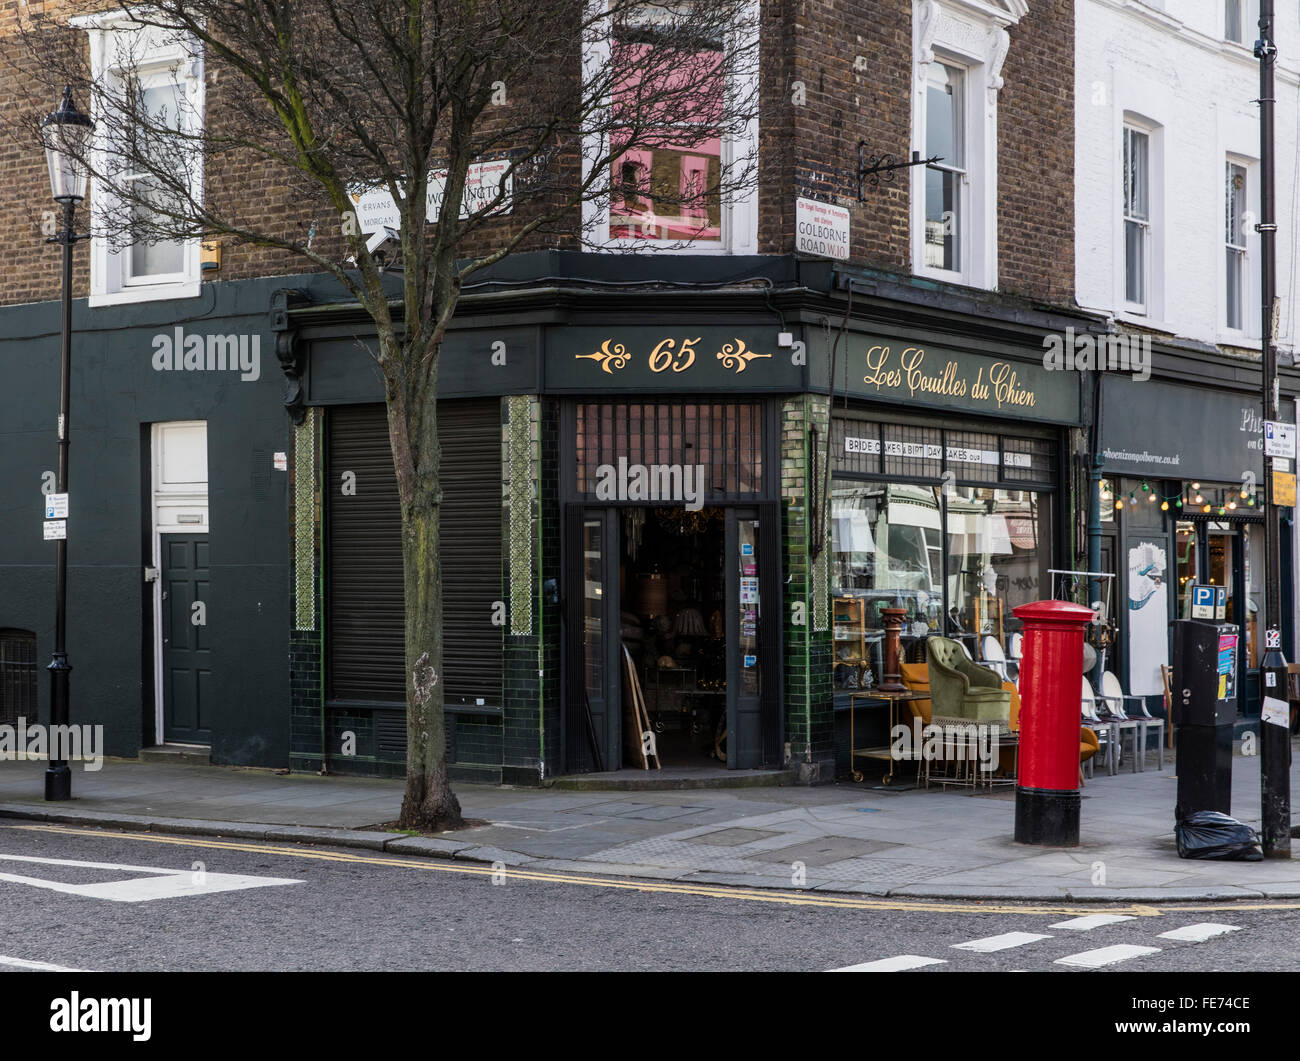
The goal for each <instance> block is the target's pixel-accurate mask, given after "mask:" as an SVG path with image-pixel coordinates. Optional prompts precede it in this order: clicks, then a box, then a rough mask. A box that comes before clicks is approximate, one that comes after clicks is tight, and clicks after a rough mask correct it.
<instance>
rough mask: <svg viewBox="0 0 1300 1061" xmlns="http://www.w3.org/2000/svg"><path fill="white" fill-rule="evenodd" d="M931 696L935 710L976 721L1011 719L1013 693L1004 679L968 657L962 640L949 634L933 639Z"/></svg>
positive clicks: (930, 653) (938, 713) (948, 715)
mask: <svg viewBox="0 0 1300 1061" xmlns="http://www.w3.org/2000/svg"><path fill="white" fill-rule="evenodd" d="M928 647H929V657H930V699H931V701H932V702H933V704H934V713H935V714H936V715H942V716H945V717H949V718H965V719H968V720H970V721H972V722H996V721H1004V722H1005V721H1007V720H1009V719H1010V717H1011V696H1010V694H1009V693H1008V692H1007V691H1006V690H1005V689H1003V688H1002V679H1001V678H999V677H998V675H996V674H994V673H993V671H991V670H989V669H988V668H987V667H981V666H980V665H979V664H977V663H974V662H972V661H971V660H970V659H968V658H967V656H966V653H965V652H963V651H962V647H961V645H960V643H958V642H957V641H954V640H952V639H951V638H948V637H932V638H930V642H929V646H928Z"/></svg>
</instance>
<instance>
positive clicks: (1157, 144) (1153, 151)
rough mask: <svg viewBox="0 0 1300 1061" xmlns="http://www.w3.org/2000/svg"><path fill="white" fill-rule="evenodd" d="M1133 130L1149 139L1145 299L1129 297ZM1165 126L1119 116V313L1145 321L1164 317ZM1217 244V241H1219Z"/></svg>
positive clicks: (1129, 113)
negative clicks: (1128, 168)
mask: <svg viewBox="0 0 1300 1061" xmlns="http://www.w3.org/2000/svg"><path fill="white" fill-rule="evenodd" d="M1127 129H1132V130H1134V131H1135V132H1138V133H1141V134H1143V135H1144V136H1145V137H1146V138H1147V217H1146V219H1145V227H1146V237H1145V240H1144V243H1143V272H1144V276H1143V300H1142V302H1140V303H1135V302H1130V301H1129V300H1128V242H1127V230H1126V221H1127V215H1126V213H1125V205H1124V151H1125V140H1126V135H1125V130H1127ZM1163 134H1164V129H1163V127H1162V126H1161V125H1159V124H1158V123H1157V122H1155V121H1153V120H1151V119H1150V118H1147V117H1144V116H1143V115H1141V114H1138V113H1136V112H1134V111H1127V110H1126V111H1122V112H1121V113H1120V114H1119V115H1118V129H1117V136H1116V141H1117V148H1116V155H1115V159H1116V165H1115V185H1114V187H1115V213H1114V217H1115V305H1116V306H1120V307H1122V309H1121V312H1120V313H1119V314H1118V316H1120V317H1122V318H1125V319H1128V320H1130V321H1134V322H1138V323H1143V324H1153V323H1155V324H1158V323H1159V322H1161V321H1163V319H1164V308H1165V303H1164V292H1165V287H1164V278H1165V216H1164V211H1165V196H1164V172H1165V167H1164V135H1163ZM1216 246H1217V244H1216Z"/></svg>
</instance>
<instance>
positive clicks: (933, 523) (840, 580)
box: [831, 482, 943, 688]
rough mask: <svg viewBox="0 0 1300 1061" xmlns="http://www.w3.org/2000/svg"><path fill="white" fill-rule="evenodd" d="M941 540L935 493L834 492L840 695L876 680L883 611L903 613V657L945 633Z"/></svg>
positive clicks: (870, 487)
mask: <svg viewBox="0 0 1300 1061" xmlns="http://www.w3.org/2000/svg"><path fill="white" fill-rule="evenodd" d="M942 533H943V520H942V506H941V497H940V492H939V490H938V489H937V488H936V487H933V486H915V485H911V484H895V483H855V484H848V483H844V482H837V483H836V484H835V485H834V488H833V490H832V494H831V563H832V583H833V585H834V589H835V601H834V638H835V664H834V666H835V685H836V686H837V687H838V688H859V687H869V686H871V685H874V684H876V683H878V682H879V681H880V680H881V678H882V673H881V665H882V650H883V640H884V620H883V617H882V616H883V612H884V609H886V608H903V609H904V610H905V612H906V615H905V620H904V626H903V646H904V652H905V654H906V653H907V652H908V650H909V649H910V648H911V647H912V646H913V645H916V644H917V643H918V642H920V641H922V640H924V638H926V637H928V636H929V635H930V634H937V633H942V632H943V537H942ZM909 658H910V657H909Z"/></svg>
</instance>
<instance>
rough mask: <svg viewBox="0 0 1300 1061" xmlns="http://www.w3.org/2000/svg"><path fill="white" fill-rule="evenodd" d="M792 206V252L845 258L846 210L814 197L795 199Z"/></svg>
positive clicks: (845, 259) (846, 238)
mask: <svg viewBox="0 0 1300 1061" xmlns="http://www.w3.org/2000/svg"><path fill="white" fill-rule="evenodd" d="M794 207H795V209H794V216H795V244H794V249H795V252H796V253H798V254H816V255H818V256H819V257H822V258H837V259H839V260H840V261H847V260H848V257H849V212H848V211H847V210H845V209H844V208H843V207H842V206H832V205H831V204H830V203H823V202H818V201H817V200H816V199H796V200H795V201H794Z"/></svg>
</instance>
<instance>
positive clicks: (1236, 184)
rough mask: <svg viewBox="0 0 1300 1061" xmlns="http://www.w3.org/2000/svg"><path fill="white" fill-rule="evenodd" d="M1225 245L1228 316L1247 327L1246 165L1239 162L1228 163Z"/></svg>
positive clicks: (1234, 324) (1234, 325) (1235, 325)
mask: <svg viewBox="0 0 1300 1061" xmlns="http://www.w3.org/2000/svg"><path fill="white" fill-rule="evenodd" d="M1224 201H1225V205H1224V229H1225V231H1224V248H1225V251H1224V252H1225V255H1226V260H1225V270H1226V276H1225V283H1224V291H1225V294H1226V297H1227V305H1226V306H1225V319H1226V323H1227V326H1228V327H1229V328H1232V329H1234V330H1238V331H1239V330H1241V329H1242V328H1243V327H1244V321H1245V314H1244V312H1243V309H1242V303H1243V301H1244V300H1243V297H1242V296H1243V288H1244V281H1245V264H1246V233H1245V221H1244V220H1243V217H1244V215H1245V213H1246V167H1245V166H1240V165H1238V164H1237V163H1235V162H1229V163H1228V166H1227V185H1226V189H1225V193H1224Z"/></svg>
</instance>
